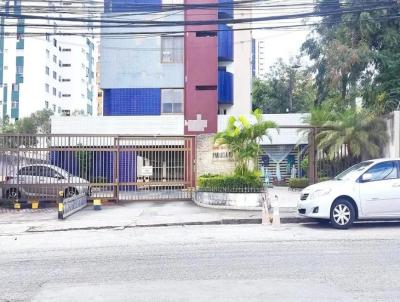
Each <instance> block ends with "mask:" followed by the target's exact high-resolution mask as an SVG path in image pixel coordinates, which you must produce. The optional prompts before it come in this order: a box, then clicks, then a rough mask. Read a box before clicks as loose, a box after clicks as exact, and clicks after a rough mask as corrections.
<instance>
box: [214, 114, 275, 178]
mask: <svg viewBox="0 0 400 302" xmlns="http://www.w3.org/2000/svg"><path fill="white" fill-rule="evenodd" d="M253 118H254V120H255V121H254V122H250V121H249V120H247V119H246V118H245V117H244V116H239V117H238V118H235V117H233V116H232V117H230V119H229V121H228V125H227V127H226V130H225V131H223V132H220V133H217V134H216V135H215V138H214V140H215V144H216V145H217V146H222V145H224V146H226V147H227V148H228V149H229V151H230V152H232V155H233V158H234V160H235V174H236V175H242V176H243V175H246V174H251V173H253V172H254V171H256V170H257V169H258V167H257V165H256V164H255V163H257V161H258V157H259V154H260V151H261V147H260V142H261V140H262V138H263V136H267V137H268V132H267V131H268V129H272V128H273V129H276V128H277V125H276V124H275V123H274V122H271V121H264V120H263V116H262V111H261V110H259V109H257V110H255V111H254V112H253Z"/></svg>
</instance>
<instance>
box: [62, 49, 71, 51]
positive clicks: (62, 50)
mask: <svg viewBox="0 0 400 302" xmlns="http://www.w3.org/2000/svg"><path fill="white" fill-rule="evenodd" d="M62 51H63V52H71V48H63V49H62Z"/></svg>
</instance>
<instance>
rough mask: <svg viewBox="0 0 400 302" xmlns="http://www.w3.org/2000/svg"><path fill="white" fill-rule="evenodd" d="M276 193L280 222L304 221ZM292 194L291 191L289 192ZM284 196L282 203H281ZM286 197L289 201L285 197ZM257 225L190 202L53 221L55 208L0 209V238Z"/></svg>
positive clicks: (247, 214) (89, 210)
mask: <svg viewBox="0 0 400 302" xmlns="http://www.w3.org/2000/svg"><path fill="white" fill-rule="evenodd" d="M275 193H279V196H278V198H279V202H280V205H281V207H280V212H281V221H282V223H293V222H301V221H306V220H305V219H303V218H300V217H298V216H297V212H296V208H295V207H294V206H295V202H296V201H295V200H293V199H292V198H295V195H294V194H298V193H294V194H290V193H289V194H287V193H286V191H285V192H284V193H285V194H286V195H284V194H282V192H281V193H280V192H271V194H275ZM291 193H293V192H291ZM282 197H285V198H286V199H285V202H284V203H283V202H282ZM288 197H289V198H288ZM256 223H261V211H239V210H220V209H208V208H202V207H199V206H197V205H195V204H194V203H193V202H192V201H158V202H154V201H136V202H121V203H119V204H108V205H104V206H103V208H102V210H101V211H94V210H93V206H88V207H86V208H85V209H83V210H81V211H80V212H78V213H75V214H73V215H72V216H70V217H68V218H67V219H66V220H58V219H57V209H55V208H51V209H40V210H28V209H26V210H2V211H0V235H6V234H22V233H25V232H27V233H29V232H55V231H68V230H86V229H107V228H110V229H111V228H119V229H124V228H131V227H157V226H170V225H202V224H256Z"/></svg>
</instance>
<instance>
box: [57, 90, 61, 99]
mask: <svg viewBox="0 0 400 302" xmlns="http://www.w3.org/2000/svg"><path fill="white" fill-rule="evenodd" d="M58 97H59V98H60V99H61V91H59V92H58Z"/></svg>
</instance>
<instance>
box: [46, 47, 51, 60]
mask: <svg viewBox="0 0 400 302" xmlns="http://www.w3.org/2000/svg"><path fill="white" fill-rule="evenodd" d="M46 58H48V59H49V58H50V50H48V49H46Z"/></svg>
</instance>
